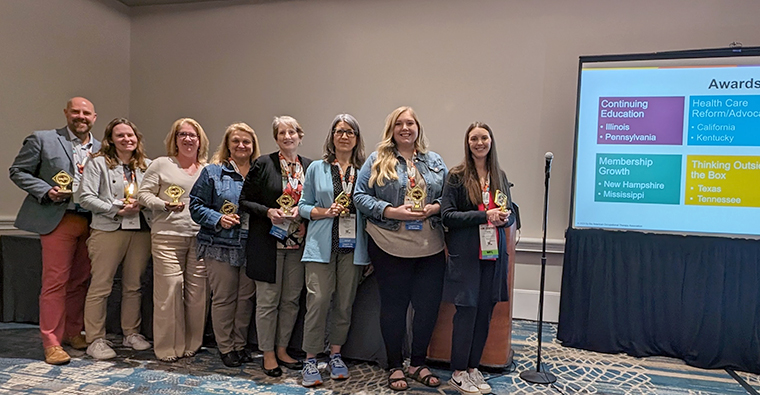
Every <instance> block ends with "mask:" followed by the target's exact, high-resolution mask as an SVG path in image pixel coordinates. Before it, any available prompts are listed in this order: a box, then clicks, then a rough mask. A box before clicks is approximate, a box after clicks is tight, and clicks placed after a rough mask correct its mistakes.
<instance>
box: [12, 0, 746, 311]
mask: <svg viewBox="0 0 760 395" xmlns="http://www.w3.org/2000/svg"><path fill="white" fill-rule="evenodd" d="M112 1H113V0H44V1H42V0H35V1H23V2H22V1H12V0H1V1H0V15H2V19H3V23H0V48H3V49H6V53H10V54H12V55H13V56H3V57H0V75H2V76H3V78H2V79H0V91H2V92H3V95H2V96H1V97H0V119H2V120H3V121H5V128H6V130H7V131H8V132H6V134H5V135H6V136H7V137H8V141H9V144H6V145H5V147H0V154H2V159H0V160H2V161H3V165H5V167H6V168H7V167H8V165H10V162H11V160H12V158H13V156H15V154H16V152H17V151H18V147H19V146H20V143H21V140H22V139H23V137H24V136H25V135H26V134H28V133H29V132H31V131H32V130H34V129H39V128H51V127H59V126H61V125H63V117H62V114H61V112H60V110H61V109H62V108H63V104H64V101H65V100H66V98H68V97H69V96H72V95H80V94H81V95H85V96H88V97H90V98H91V99H92V100H93V101H94V102H95V105H96V109H97V111H98V113H99V115H100V117H99V121H98V123H97V124H96V127H95V129H96V130H97V131H98V136H100V133H102V130H103V128H104V127H105V124H106V123H107V122H108V120H110V119H111V118H113V117H114V116H122V115H127V114H128V115H129V117H130V118H131V119H132V120H134V121H135V122H136V123H137V124H138V126H139V127H140V128H141V130H142V131H143V133H144V134H145V135H146V139H147V146H148V149H149V153H150V154H151V156H159V155H162V154H163V144H162V141H163V138H164V136H165V134H166V132H167V131H168V129H169V126H170V125H171V123H172V121H174V120H175V119H176V118H178V117H183V116H191V117H194V118H196V119H197V120H198V121H200V122H201V124H202V125H203V126H204V127H205V128H206V130H207V132H208V133H209V135H210V138H211V140H212V144H213V145H216V144H217V143H218V141H219V138H220V136H221V133H222V131H223V129H224V127H225V126H226V125H228V124H230V123H232V122H237V121H245V122H248V123H249V124H251V125H252V126H253V127H254V129H255V130H257V132H258V134H259V136H260V137H261V141H262V143H263V148H264V149H263V152H270V151H272V150H274V149H275V145H274V143H273V141H272V139H271V137H270V136H271V134H270V122H271V119H272V117H273V116H274V115H279V114H285V113H287V114H290V115H293V116H295V117H296V118H297V119H299V120H300V121H301V123H302V125H303V126H304V127H305V129H306V133H307V136H306V138H305V142H304V147H303V149H302V153H303V154H306V155H307V156H311V157H318V156H319V155H320V153H321V145H322V142H323V139H324V136H325V134H326V131H327V130H326V129H327V128H328V126H329V122H330V121H331V120H332V117H333V116H334V115H335V114H336V113H339V112H350V113H352V114H354V115H355V116H356V117H357V118H358V119H359V121H360V123H361V125H362V131H363V134H364V135H365V139H366V142H367V150H368V151H371V150H372V149H373V147H374V145H375V144H376V143H377V141H378V140H379V135H380V132H381V129H382V126H383V120H384V118H385V116H386V115H387V114H388V113H389V112H390V111H391V110H393V109H394V108H395V107H397V106H399V105H412V106H414V107H415V108H416V110H417V112H418V114H419V116H420V119H421V121H422V123H423V125H424V127H425V131H426V133H427V134H428V136H429V137H430V140H431V148H432V149H433V150H434V151H437V152H439V153H441V154H442V155H443V156H444V159H445V160H446V162H447V164H449V165H450V166H453V165H455V164H456V163H457V162H459V161H460V160H461V157H462V149H463V148H462V145H463V141H462V140H463V134H464V131H465V129H466V127H467V125H468V124H469V123H470V122H472V121H474V120H481V121H485V122H487V123H489V124H490V125H491V126H492V127H493V129H494V131H495V132H496V135H497V143H498V148H499V154H500V156H501V161H502V166H503V167H504V168H505V169H506V170H507V172H508V174H509V176H510V179H511V181H512V182H514V183H515V184H516V187H515V189H514V198H515V200H516V201H517V202H519V203H520V205H521V207H522V214H523V218H522V219H523V233H522V239H523V243H521V244H520V245H518V249H520V248H527V247H525V246H526V245H532V246H534V247H535V246H536V245H537V243H536V241H537V239H538V238H540V236H541V214H542V199H543V171H542V170H543V156H544V152H546V151H553V152H554V154H555V161H554V166H553V173H552V184H551V193H550V210H549V213H550V217H549V227H548V236H549V239H550V249H552V250H555V251H561V246H562V245H561V243H562V239H563V238H564V230H565V228H566V226H567V221H568V210H569V194H570V193H569V191H570V182H571V171H572V163H571V162H572V153H573V140H574V123H575V99H576V81H577V67H578V57H579V56H581V55H600V54H611V53H631V52H654V51H668V50H682V49H698V48H715V47H725V46H727V45H728V44H729V43H730V42H732V41H741V42H743V43H744V45H745V46H757V45H760V42H758V37H760V34H759V33H760V27H758V26H760V25H758V24H757V22H756V20H757V18H758V16H760V7H757V2H756V1H755V0H734V1H731V2H726V1H721V0H702V1H699V2H695V1H691V0H668V1H660V0H640V1H636V2H630V1H605V0H575V1H567V0H537V1H520V0H446V1H440V0H439V1H436V0H362V1H358V0H354V1H350V0H309V1H271V0H264V1H261V0H253V1H235V2H211V3H207V4H198V5H182V6H157V7H141V8H138V9H134V10H132V11H131V19H130V18H129V17H127V16H125V14H124V13H123V12H124V9H123V8H120V7H118V6H114V5H112V4H111V2H112ZM0 182H2V184H0V198H2V202H3V203H4V204H3V205H2V207H0V216H5V217H7V216H13V215H15V211H16V210H17V208H18V206H19V205H20V203H21V199H22V198H23V194H22V193H21V191H19V190H18V189H17V188H15V186H12V184H11V183H10V181H9V180H8V179H7V177H6V178H2V181H0ZM539 245H540V244H539ZM521 246H523V247H521ZM549 258H550V259H549V268H548V270H547V273H548V275H547V290H549V291H551V292H555V293H556V292H557V291H559V286H560V278H561V266H560V265H561V259H562V256H561V254H560V253H553V254H550V257H549ZM539 262H540V255H539V254H536V253H524V252H523V253H518V256H517V263H518V265H517V268H516V288H517V289H518V290H535V289H538V273H539V272H538V267H537V266H536V265H537V264H538V263H539ZM526 295H527V294H526ZM523 296H525V295H523ZM528 296H529V295H528ZM526 297H527V296H526ZM517 299H518V298H516V301H517ZM553 300H555V299H553ZM529 310H530V308H529V306H528V308H527V310H526V311H529ZM515 311H516V314H518V309H517V308H516V310H515ZM526 314H528V313H526Z"/></svg>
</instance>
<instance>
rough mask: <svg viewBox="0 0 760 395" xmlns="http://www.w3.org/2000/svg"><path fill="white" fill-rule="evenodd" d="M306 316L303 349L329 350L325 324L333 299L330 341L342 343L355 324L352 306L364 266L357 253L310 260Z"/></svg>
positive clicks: (308, 264) (313, 350) (311, 352)
mask: <svg viewBox="0 0 760 395" xmlns="http://www.w3.org/2000/svg"><path fill="white" fill-rule="evenodd" d="M305 265H306V317H305V319H304V333H303V349H304V351H306V352H307V353H309V354H319V353H320V352H323V351H325V328H326V326H327V325H326V324H327V323H326V321H327V313H328V311H329V310H330V301H331V300H332V301H333V308H332V312H331V313H330V332H329V339H328V341H329V343H330V345H334V346H342V345H343V343H345V342H346V337H347V336H348V328H349V327H350V326H351V309H352V307H353V305H354V297H355V296H356V287H357V286H358V285H359V280H360V279H361V276H362V267H361V266H356V265H354V254H353V253H349V254H338V253H335V252H333V253H332V254H331V255H330V262H328V263H322V262H306V263H305Z"/></svg>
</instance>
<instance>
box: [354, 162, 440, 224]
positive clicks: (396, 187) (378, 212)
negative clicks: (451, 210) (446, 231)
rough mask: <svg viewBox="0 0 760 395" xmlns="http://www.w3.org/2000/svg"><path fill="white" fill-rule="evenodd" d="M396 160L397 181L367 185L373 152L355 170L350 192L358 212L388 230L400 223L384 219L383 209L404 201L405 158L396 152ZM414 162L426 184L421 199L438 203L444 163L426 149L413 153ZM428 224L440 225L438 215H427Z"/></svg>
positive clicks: (405, 181) (428, 202) (405, 180)
mask: <svg viewBox="0 0 760 395" xmlns="http://www.w3.org/2000/svg"><path fill="white" fill-rule="evenodd" d="M396 157H397V159H398V162H397V163H396V174H398V180H393V181H387V180H386V182H385V185H383V186H380V185H378V184H377V183H375V185H374V186H372V187H371V188H370V186H369V177H370V174H371V172H372V165H373V164H374V163H375V160H377V151H375V152H373V153H372V154H371V155H370V156H369V158H368V159H367V161H366V162H364V166H362V169H361V170H360V171H359V175H358V177H357V182H356V189H355V191H354V204H356V208H357V209H358V210H359V211H361V213H362V214H364V215H365V216H366V217H367V220H368V221H370V222H372V223H373V224H375V225H377V226H379V227H381V228H384V229H389V230H398V229H399V227H400V226H401V222H402V221H399V220H395V219H390V218H385V217H384V216H383V211H384V210H385V208H386V207H388V206H391V207H398V206H400V205H402V204H404V197H405V195H406V184H407V182H408V178H407V173H406V160H405V159H404V157H403V156H401V154H399V153H398V152H396ZM414 163H415V165H416V167H417V171H419V172H420V175H421V176H422V178H423V179H425V184H427V196H426V198H425V203H426V204H432V203H439V204H440V203H441V195H442V194H443V184H444V181H445V180H446V174H447V173H448V169H447V168H446V164H445V163H443V159H441V156H440V155H438V154H436V153H435V152H432V151H428V152H427V153H424V154H420V153H417V154H416V155H415V157H414ZM430 224H431V225H432V227H433V228H434V229H435V228H436V227H438V226H440V225H441V216H440V215H434V216H432V217H430Z"/></svg>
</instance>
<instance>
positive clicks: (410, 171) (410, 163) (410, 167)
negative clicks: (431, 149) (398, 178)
mask: <svg viewBox="0 0 760 395" xmlns="http://www.w3.org/2000/svg"><path fill="white" fill-rule="evenodd" d="M416 156H417V150H414V153H413V154H412V160H407V161H406V177H407V179H408V180H409V187H410V188H414V187H415V186H416V185H417V181H416V180H415V178H417V166H416V165H415V164H414V158H415V157H416ZM404 159H406V158H404Z"/></svg>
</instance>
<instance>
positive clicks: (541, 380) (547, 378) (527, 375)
mask: <svg viewBox="0 0 760 395" xmlns="http://www.w3.org/2000/svg"><path fill="white" fill-rule="evenodd" d="M547 155H548V154H547ZM551 159H552V158H546V169H544V173H545V177H544V239H543V245H542V247H541V286H540V287H541V291H540V294H539V296H538V351H537V358H536V370H535V371H533V370H526V371H524V372H522V373H520V378H521V379H523V380H525V381H527V382H529V383H531V384H551V383H553V382H555V381H557V377H556V376H554V375H553V374H551V373H549V372H545V371H544V372H542V371H541V336H542V329H543V328H542V327H543V323H544V283H545V280H546V223H547V214H548V212H549V173H550V172H551Z"/></svg>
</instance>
